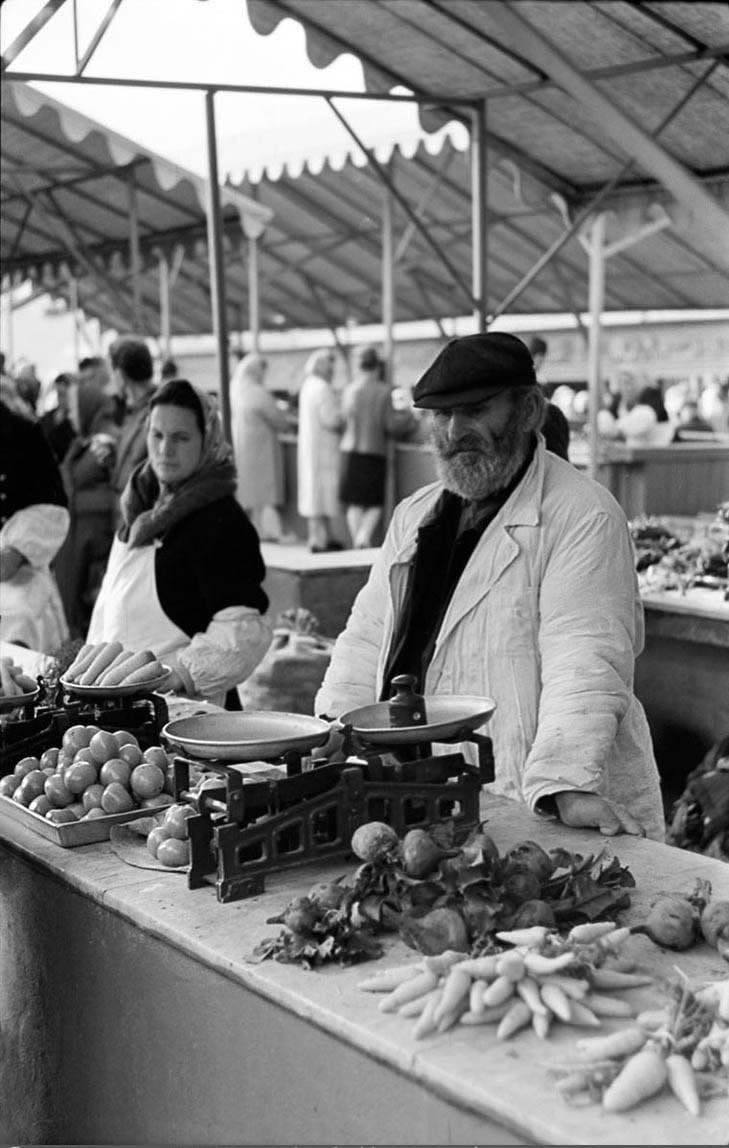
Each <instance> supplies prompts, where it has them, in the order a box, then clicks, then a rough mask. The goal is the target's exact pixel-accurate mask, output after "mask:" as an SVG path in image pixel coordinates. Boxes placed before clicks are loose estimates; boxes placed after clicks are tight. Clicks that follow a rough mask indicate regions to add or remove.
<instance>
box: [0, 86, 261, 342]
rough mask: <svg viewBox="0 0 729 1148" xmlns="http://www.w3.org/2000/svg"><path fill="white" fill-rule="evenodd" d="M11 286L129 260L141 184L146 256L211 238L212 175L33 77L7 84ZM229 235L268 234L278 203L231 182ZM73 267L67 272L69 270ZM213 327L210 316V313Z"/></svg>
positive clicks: (226, 192) (5, 210)
mask: <svg viewBox="0 0 729 1148" xmlns="http://www.w3.org/2000/svg"><path fill="white" fill-rule="evenodd" d="M2 94H3V99H2V161H3V162H2V232H1V244H0V258H1V259H2V271H3V285H7V284H8V283H13V282H17V281H19V280H20V279H23V278H27V277H29V276H30V277H32V278H35V279H36V280H38V279H41V280H42V279H43V278H44V277H48V276H50V277H51V278H53V277H54V276H56V275H57V274H58V272H59V269H61V268H62V267H63V268H66V267H72V268H73V269H74V272H75V273H76V274H78V275H82V274H83V273H84V268H85V269H86V270H88V265H87V264H83V263H81V265H79V263H80V260H79V252H81V253H82V254H83V255H84V256H85V257H86V258H87V259H88V260H89V261H90V262H91V263H92V264H93V265H94V266H96V267H98V268H99V269H100V270H101V272H108V271H109V270H110V269H113V268H115V267H117V266H118V265H119V264H121V265H122V266H124V265H125V264H126V262H127V260H128V257H129V195H130V184H131V183H132V181H133V184H134V188H135V194H136V200H137V212H138V229H139V244H140V250H141V255H142V260H143V262H145V263H149V262H154V263H156V258H153V256H155V255H156V253H158V252H166V253H170V252H172V250H173V249H174V248H175V247H177V246H178V245H180V244H181V245H183V246H184V247H186V248H187V249H188V250H192V249H193V247H194V245H195V244H196V243H198V242H200V241H204V240H205V235H206V212H205V205H206V195H207V181H206V180H205V179H204V178H203V177H202V176H198V175H197V174H195V173H194V172H191V171H188V170H186V169H185V168H182V167H180V166H178V165H177V164H175V163H173V162H172V161H170V160H167V159H164V158H163V157H162V156H159V155H157V154H156V153H154V152H152V151H149V150H148V149H147V148H144V147H142V146H141V145H140V144H138V143H136V142H134V141H133V140H130V139H127V138H126V137H125V136H122V135H119V133H117V132H114V131H112V130H111V129H110V128H107V127H105V126H104V125H103V124H100V123H98V122H96V121H95V120H92V119H90V118H89V117H88V116H85V115H83V114H82V113H80V112H78V111H76V110H75V109H73V108H70V107H68V106H67V105H65V104H62V103H60V102H59V101H58V100H54V99H52V98H51V97H50V96H47V95H45V94H44V93H42V92H40V91H38V90H37V89H35V88H32V87H30V86H29V85H28V84H23V83H18V82H13V83H10V82H7V83H4V84H3V93H2ZM221 207H222V211H223V213H224V216H225V218H226V221H227V229H228V232H229V234H233V233H234V231H235V230H236V229H237V231H238V235H239V237H240V238H242V236H244V235H245V236H256V237H257V236H259V235H261V234H262V233H263V231H264V229H265V227H266V225H267V224H268V223H269V221H270V219H271V214H272V213H271V211H270V209H268V208H266V207H264V206H262V205H261V204H258V203H256V202H254V201H253V200H252V199H250V198H249V197H247V196H245V195H243V194H242V193H241V192H239V191H236V190H234V189H232V188H221ZM65 273H66V272H65V270H64V271H63V274H65ZM201 319H202V322H203V325H202V326H201V329H202V330H204V329H206V328H205V324H207V325H208V326H209V322H210V319H209V314H207V315H203V316H201Z"/></svg>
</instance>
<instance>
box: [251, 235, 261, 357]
mask: <svg viewBox="0 0 729 1148" xmlns="http://www.w3.org/2000/svg"><path fill="white" fill-rule="evenodd" d="M248 329H249V331H250V336H251V350H252V351H255V352H256V354H257V353H258V350H259V346H260V341H261V309H260V300H259V276H258V239H257V238H256V237H255V236H254V235H252V236H250V237H249V239H248Z"/></svg>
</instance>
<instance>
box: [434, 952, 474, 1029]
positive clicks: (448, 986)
mask: <svg viewBox="0 0 729 1148" xmlns="http://www.w3.org/2000/svg"><path fill="white" fill-rule="evenodd" d="M470 991H471V978H470V976H469V975H468V973H464V972H463V971H462V969H461V968H460V967H459V966H458V965H454V966H453V968H452V969H451V971H450V972H449V973H448V976H447V977H446V982H445V984H444V985H443V993H442V996H441V998H440V1003H439V1004H438V1008H437V1009H436V1011H435V1016H434V1017H433V1019H434V1021H435V1022H436V1024H438V1025H439V1024H440V1022H441V1021H442V1020H443V1018H444V1017H446V1016H447V1015H448V1014H449V1013H452V1012H454V1011H455V1010H456V1009H457V1008H458V1007H459V1005H460V1004H461V1002H462V1001H464V1000H465V999H466V998H467V997H468V996H469V993H470Z"/></svg>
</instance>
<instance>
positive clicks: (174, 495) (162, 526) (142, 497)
mask: <svg viewBox="0 0 729 1148" xmlns="http://www.w3.org/2000/svg"><path fill="white" fill-rule="evenodd" d="M190 385H191V386H192V384H190ZM192 389H193V390H194V391H195V393H196V395H197V397H198V398H199V400H200V403H201V404H202V409H203V414H204V416H205V430H204V433H203V446H202V454H201V456H200V463H199V465H198V468H197V470H196V471H195V472H194V473H193V474H191V475H190V477H189V478H187V479H185V481H184V482H183V483H181V484H180V485H179V486H177V487H174V488H171V487H168V486H165V485H162V484H160V482H159V480H158V478H157V476H156V474H155V473H154V471H153V470H152V465H151V463H150V462H149V460H148V459H145V460H144V462H141V463H139V465H138V466H137V467H135V469H134V470H133V471H132V473H131V475H130V477H129V481H128V483H127V485H126V487H125V488H124V491H123V493H122V496H121V503H120V508H121V513H122V518H123V522H122V525H121V527H120V528H119V538H120V539H121V541H122V542H127V543H128V544H129V546H147V545H148V544H149V543H150V542H152V541H153V540H154V539H155V538H159V537H160V535H162V534H164V533H165V532H166V531H167V530H169V529H170V527H171V526H174V525H176V524H177V523H178V522H180V521H182V519H184V518H187V516H188V515H189V514H192V513H193V511H195V510H199V509H200V508H201V507H203V506H209V505H210V503H212V502H217V501H218V500H219V499H221V498H224V497H225V496H226V495H229V494H234V493H235V485H236V472H235V463H234V462H233V450H232V447H231V446H230V443H229V442H228V441H227V440H226V438H225V436H224V434H223V424H222V422H221V419H220V414H219V413H218V409H217V406H216V404H215V402H214V400H213V399H211V398H210V396H209V395H207V394H205V392H204V391H201V390H200V388H199V387H195V386H193V387H192ZM170 405H174V404H170ZM185 409H187V408H185ZM150 417H151V412H150V415H149V416H148V417H147V427H148V428H149V419H150Z"/></svg>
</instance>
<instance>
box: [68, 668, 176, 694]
mask: <svg viewBox="0 0 729 1148" xmlns="http://www.w3.org/2000/svg"><path fill="white" fill-rule="evenodd" d="M162 669H163V670H164V673H163V674H159V676H158V677H156V678H150V679H149V681H146V682H135V684H134V685H128V686H124V685H121V686H81V685H79V684H78V682H71V681H69V680H68V678H61V685H62V686H63V688H64V689H65V690H68V692H69V693H70V694H77V695H78V697H80V698H130V697H133V696H134V694H148V693H150V692H151V691H152V690H157V689H159V687H160V686H163V685H164V683H165V682H166V681H167V679H168V678H169V676H170V674H171V673H172V670H171V669H170V667H169V666H163V667H162Z"/></svg>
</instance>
